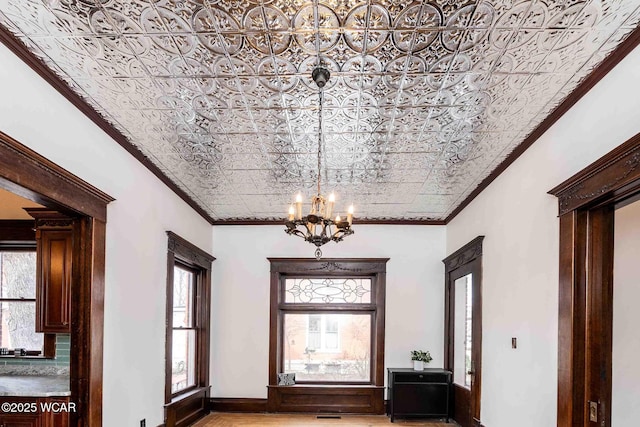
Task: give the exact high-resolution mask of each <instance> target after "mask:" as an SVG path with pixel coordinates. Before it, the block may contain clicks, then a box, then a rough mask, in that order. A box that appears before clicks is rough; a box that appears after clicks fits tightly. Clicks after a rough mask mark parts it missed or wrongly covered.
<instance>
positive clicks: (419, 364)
mask: <svg viewBox="0 0 640 427" xmlns="http://www.w3.org/2000/svg"><path fill="white" fill-rule="evenodd" d="M423 369H424V362H423V361H421V360H414V361H413V370H414V371H422V370H423Z"/></svg>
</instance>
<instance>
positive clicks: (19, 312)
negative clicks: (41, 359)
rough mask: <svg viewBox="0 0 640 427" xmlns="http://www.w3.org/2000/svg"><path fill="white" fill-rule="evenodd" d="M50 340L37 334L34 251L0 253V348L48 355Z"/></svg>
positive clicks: (9, 249) (24, 249)
mask: <svg viewBox="0 0 640 427" xmlns="http://www.w3.org/2000/svg"><path fill="white" fill-rule="evenodd" d="M45 346H47V347H51V345H50V339H46V340H45V334H42V333H36V248H35V244H34V245H33V246H32V247H26V248H25V247H24V246H23V247H22V248H15V249H13V248H3V249H2V250H0V347H2V348H5V349H8V353H9V355H13V354H14V350H15V349H22V350H24V351H25V352H26V354H25V355H29V356H39V355H45V354H46V355H49V353H50V352H51V349H47V350H45Z"/></svg>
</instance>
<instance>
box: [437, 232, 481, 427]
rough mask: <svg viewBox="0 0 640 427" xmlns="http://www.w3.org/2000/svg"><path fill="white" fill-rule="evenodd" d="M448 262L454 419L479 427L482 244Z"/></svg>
mask: <svg viewBox="0 0 640 427" xmlns="http://www.w3.org/2000/svg"><path fill="white" fill-rule="evenodd" d="M483 239H484V236H479V237H477V238H475V239H474V240H472V241H471V242H469V243H468V244H466V245H465V246H463V247H462V248H460V249H459V250H457V251H456V252H454V253H453V254H451V255H450V256H448V257H447V258H445V259H444V260H443V262H444V264H445V333H444V336H445V349H444V354H445V366H444V367H445V369H447V370H449V371H451V372H453V384H452V396H451V401H452V402H453V404H452V405H451V407H452V408H453V413H452V414H451V416H452V418H453V419H454V420H456V422H458V424H460V425H461V426H462V427H477V426H480V388H481V385H482V241H483Z"/></svg>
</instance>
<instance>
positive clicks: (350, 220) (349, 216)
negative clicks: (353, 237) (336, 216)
mask: <svg viewBox="0 0 640 427" xmlns="http://www.w3.org/2000/svg"><path fill="white" fill-rule="evenodd" d="M347 222H348V223H349V225H351V223H353V205H351V206H349V210H348V211H347Z"/></svg>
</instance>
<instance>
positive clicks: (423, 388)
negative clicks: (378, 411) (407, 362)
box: [388, 368, 451, 422]
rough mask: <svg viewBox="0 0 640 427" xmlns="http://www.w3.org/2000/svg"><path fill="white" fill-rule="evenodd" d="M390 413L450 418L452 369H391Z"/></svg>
mask: <svg viewBox="0 0 640 427" xmlns="http://www.w3.org/2000/svg"><path fill="white" fill-rule="evenodd" d="M388 375H389V377H388V387H389V395H388V398H389V416H390V417H391V422H393V421H394V419H395V418H396V417H403V418H446V419H447V422H448V421H449V410H450V408H449V400H450V394H451V392H450V388H451V371H447V370H444V369H425V370H423V371H414V370H413V369H404V368H389V369H388Z"/></svg>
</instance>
